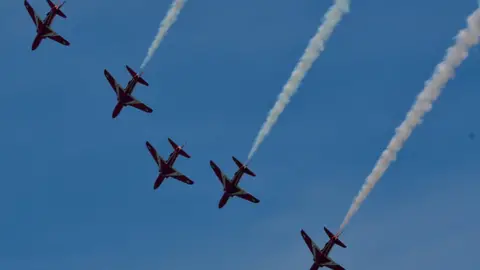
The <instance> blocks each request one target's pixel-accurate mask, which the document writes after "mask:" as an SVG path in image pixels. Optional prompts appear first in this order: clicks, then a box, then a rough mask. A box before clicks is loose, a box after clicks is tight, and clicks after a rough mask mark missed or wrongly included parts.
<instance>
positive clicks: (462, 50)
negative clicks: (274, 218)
mask: <svg viewBox="0 0 480 270" xmlns="http://www.w3.org/2000/svg"><path fill="white" fill-rule="evenodd" d="M185 2H186V1H185V0H174V1H173V2H172V5H171V7H170V9H169V11H168V13H167V15H166V16H165V18H164V19H163V20H162V22H161V24H160V27H159V29H158V33H157V35H156V36H155V38H154V41H153V42H152V44H151V46H150V48H149V49H148V53H147V56H146V57H145V59H144V61H143V62H142V64H141V67H140V73H138V74H137V73H136V72H135V71H134V70H133V69H132V68H130V67H129V66H128V65H127V66H125V67H126V69H127V71H128V73H129V74H130V75H131V77H132V78H131V79H130V81H129V82H128V83H127V85H126V86H125V88H123V87H122V86H121V85H120V84H119V83H118V82H117V81H116V80H115V78H114V77H113V76H112V75H111V74H110V73H109V72H108V71H107V70H106V69H105V70H104V75H105V77H106V80H107V81H108V83H109V84H110V86H111V87H112V89H113V90H114V93H115V95H116V98H117V103H116V105H115V107H114V109H113V112H112V118H116V117H118V116H119V114H120V112H121V111H122V109H123V108H124V107H127V106H130V107H134V108H136V109H139V110H141V111H144V112H146V113H152V112H153V109H151V108H150V107H149V106H147V105H145V104H144V103H143V102H141V101H139V100H137V99H136V98H135V97H134V96H133V95H132V94H133V91H134V89H135V86H136V85H137V83H139V84H142V85H144V86H149V84H148V83H147V81H145V79H144V78H143V77H142V75H143V70H144V68H145V66H146V65H147V63H148V62H149V61H150V60H151V58H152V56H153V54H154V52H155V51H156V49H157V48H158V46H159V44H160V42H161V41H162V39H163V38H164V37H165V35H166V33H167V32H168V30H169V28H170V27H171V26H172V25H173V23H174V22H175V21H176V19H177V17H178V14H179V13H180V11H181V9H182V8H183V6H184V5H185ZM47 4H48V5H49V7H50V11H49V12H48V13H47V14H46V16H45V18H44V19H43V20H42V19H41V18H40V17H39V16H38V15H37V14H36V13H35V10H34V9H33V8H32V6H31V5H30V4H29V3H28V2H27V1H26V0H25V2H24V5H25V8H26V9H27V12H28V14H29V16H30V17H31V19H32V20H33V23H34V24H35V27H36V36H35V38H34V40H33V43H32V47H31V49H32V50H36V49H37V48H38V47H39V45H40V43H41V42H42V41H43V40H44V39H47V38H48V39H51V40H54V41H56V42H58V43H60V44H62V45H65V46H69V45H70V43H69V42H68V41H67V40H65V39H64V38H63V37H62V36H60V35H59V34H57V33H56V32H55V31H53V30H52V28H51V27H52V23H53V21H54V19H55V16H57V15H58V16H60V17H62V18H65V19H66V18H67V16H66V15H65V13H64V12H63V11H62V10H61V8H62V7H63V5H64V4H65V2H63V3H61V4H59V5H57V4H54V3H53V2H52V1H51V0H47ZM348 11H349V1H348V0H336V1H335V3H334V5H333V6H332V7H331V8H330V9H329V10H328V12H327V13H326V15H325V17H324V22H323V23H322V24H321V25H320V26H319V28H318V30H317V33H316V34H315V36H314V37H312V39H311V40H310V43H309V44H308V46H307V48H306V49H305V52H304V55H303V56H302V57H301V59H300V60H299V62H298V63H297V65H296V67H295V69H294V71H293V72H292V75H291V77H290V79H289V80H288V81H287V83H286V84H285V86H284V87H283V90H282V92H281V94H280V95H279V97H278V101H277V103H276V104H275V106H274V107H273V108H272V109H271V111H270V112H269V115H268V118H267V120H266V121H265V123H264V124H263V126H262V128H261V130H260V131H259V133H258V135H257V137H256V139H255V141H254V144H253V146H252V149H251V150H250V153H249V155H248V161H247V162H246V163H245V164H243V163H242V162H240V161H239V160H238V159H237V158H235V157H233V156H232V159H233V162H234V163H235V164H236V165H237V167H238V170H237V171H236V172H235V173H234V175H233V177H232V178H231V179H229V177H228V176H227V175H225V174H224V173H223V172H222V171H221V169H220V168H219V167H218V166H217V164H215V163H214V162H213V161H211V160H210V167H211V168H212V170H213V174H214V176H213V175H212V178H213V177H215V176H216V177H217V178H218V180H219V181H220V183H221V185H222V188H223V195H222V196H221V198H220V200H219V203H218V208H223V207H224V206H225V205H226V204H227V202H228V200H229V199H230V198H232V197H238V198H241V199H244V200H246V201H249V202H252V203H254V204H257V203H259V202H260V200H259V199H257V198H256V197H254V196H253V195H252V194H250V193H248V192H247V191H245V190H244V189H242V188H240V187H239V183H240V180H241V178H242V176H243V175H244V174H247V175H249V176H252V177H255V176H256V175H255V173H253V172H252V171H251V170H250V169H249V168H248V166H247V165H248V164H249V163H250V161H251V158H252V156H253V155H254V153H255V152H256V151H257V149H258V147H259V145H260V144H261V142H262V141H263V140H264V138H265V137H266V135H267V134H268V133H269V132H270V130H271V128H272V126H273V125H274V124H275V122H276V121H277V120H278V117H279V115H280V114H281V112H282V111H283V110H284V109H285V107H286V105H287V104H288V103H289V102H290V98H291V97H292V95H293V94H294V93H295V92H296V91H297V89H298V87H299V86H300V83H301V80H302V79H303V78H304V77H305V76H306V74H307V72H308V70H309V69H310V67H311V66H312V65H313V63H314V61H315V60H316V59H317V58H318V56H319V55H320V53H321V52H322V51H323V50H324V49H325V43H326V42H327V40H328V38H329V37H330V35H331V34H332V32H333V30H334V29H335V27H336V26H337V24H338V23H339V22H340V21H341V18H342V16H343V14H345V13H346V12H348ZM479 36H480V9H477V10H476V11H475V12H474V13H473V14H472V15H470V16H469V17H468V27H467V28H466V29H464V30H462V31H460V33H459V34H458V36H457V39H456V44H455V45H454V46H453V47H451V48H450V49H449V50H448V53H447V55H446V56H445V59H444V61H443V62H442V63H440V64H439V65H438V66H437V68H436V70H435V73H434V75H433V77H432V78H431V79H430V80H429V81H428V82H427V83H426V86H425V89H424V90H423V91H422V92H421V93H420V94H419V96H418V98H417V101H416V103H415V104H414V105H413V107H412V109H411V111H410V112H408V114H407V118H406V119H405V121H404V122H403V123H402V124H401V126H400V127H399V128H397V130H396V134H395V136H394V138H392V140H391V141H390V144H389V145H388V147H387V149H386V150H385V151H384V152H383V153H382V155H381V157H380V160H379V161H378V163H377V164H376V166H375V168H374V169H373V171H372V173H371V174H370V175H369V176H368V178H367V180H366V183H365V184H364V186H363V187H362V189H361V191H360V192H359V194H358V196H357V197H356V198H355V200H354V202H353V203H352V206H351V208H350V210H349V211H348V213H347V215H346V217H345V219H344V222H343V223H342V224H341V226H340V228H339V230H338V233H337V234H333V233H332V232H330V231H329V230H328V229H327V228H326V227H324V231H325V233H326V234H327V236H328V238H329V239H328V241H327V242H326V243H325V245H324V247H323V248H322V249H320V248H319V247H318V246H317V245H316V244H315V242H313V240H312V239H311V238H310V237H309V236H308V235H307V233H306V232H305V231H304V230H303V229H302V230H301V236H302V237H303V240H304V241H305V243H306V245H307V247H308V249H309V250H310V252H311V253H312V256H313V264H312V266H311V268H310V270H317V269H318V268H321V267H327V268H330V269H333V270H344V269H345V268H343V267H342V266H340V265H339V264H337V263H336V262H335V261H334V260H333V259H331V258H330V257H329V253H330V251H331V250H332V248H333V246H334V245H338V246H340V247H343V248H346V245H345V244H343V242H341V241H340V240H339V236H340V235H341V234H342V233H343V229H344V227H345V226H346V224H347V223H348V222H349V220H350V218H351V217H352V216H353V214H354V213H355V212H356V211H357V210H358V208H359V206H360V204H361V202H363V200H365V198H366V197H367V195H368V193H369V192H370V191H371V190H372V189H373V186H374V185H375V183H376V182H378V181H379V180H380V178H381V176H382V175H383V173H384V172H385V171H386V170H387V168H388V166H389V165H390V163H391V162H392V161H394V160H395V158H396V154H397V152H398V151H400V149H401V148H402V147H403V144H404V143H405V141H406V140H407V139H408V137H409V136H410V135H411V133H412V131H413V129H414V128H415V127H416V126H417V125H418V124H420V122H421V120H422V117H423V116H424V114H425V113H427V112H428V111H430V110H431V108H432V104H433V102H434V101H435V100H436V99H437V98H438V96H439V95H440V93H441V89H442V88H443V87H444V86H445V85H446V83H447V82H448V80H449V79H450V78H452V77H453V74H454V69H455V68H456V67H458V66H459V65H460V64H461V63H462V61H463V60H464V59H465V58H466V57H467V55H468V50H469V49H470V47H472V46H474V45H476V44H477V43H478V41H479ZM471 138H472V139H473V135H471ZM168 142H169V143H170V145H171V146H172V148H173V151H172V152H171V153H170V155H169V157H168V159H167V160H165V159H163V158H162V157H161V156H160V155H159V154H158V152H157V150H156V149H155V148H154V147H153V145H152V144H151V143H150V142H148V141H147V142H146V147H147V150H148V152H149V153H150V155H151V156H152V158H153V160H154V161H155V163H156V165H157V169H158V175H157V178H156V180H155V181H154V183H153V189H154V190H156V189H158V188H159V187H160V186H161V185H162V183H163V182H164V181H165V180H166V179H168V178H174V179H176V180H178V181H180V182H182V183H185V184H187V185H193V184H194V181H192V180H191V179H190V178H189V177H187V176H186V175H184V174H183V173H181V172H179V171H178V170H177V169H175V168H174V164H175V162H176V160H177V158H178V157H179V156H182V157H184V158H187V159H190V155H189V154H187V152H185V150H184V146H185V144H184V145H182V146H179V145H178V144H177V143H175V142H174V141H173V140H172V139H171V138H168Z"/></svg>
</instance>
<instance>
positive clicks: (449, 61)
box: [340, 9, 480, 231]
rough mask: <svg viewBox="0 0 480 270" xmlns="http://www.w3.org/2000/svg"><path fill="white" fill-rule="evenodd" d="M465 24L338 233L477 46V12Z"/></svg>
mask: <svg viewBox="0 0 480 270" xmlns="http://www.w3.org/2000/svg"><path fill="white" fill-rule="evenodd" d="M467 22H468V26H467V28H465V29H463V30H461V31H460V32H459V33H458V35H457V37H456V42H455V45H453V46H452V47H450V48H449V49H448V51H447V54H446V55H445V57H444V59H443V61H442V62H441V63H440V64H438V65H437V67H436V69H435V71H434V74H433V76H432V78H430V80H428V81H427V82H426V83H425V88H424V89H423V91H422V92H421V93H420V94H419V95H418V96H417V100H416V102H415V103H414V105H413V106H412V108H411V109H410V111H409V112H408V114H407V117H406V118H405V120H404V121H403V123H402V124H401V125H400V126H399V127H398V128H397V129H396V134H395V136H394V137H393V138H392V140H391V141H390V143H389V144H388V146H387V149H386V150H385V151H383V153H382V155H381V156H380V159H379V160H378V161H377V164H375V167H374V169H373V171H372V172H371V173H370V175H369V176H368V177H367V179H366V181H365V184H364V185H363V186H362V189H361V190H360V192H359V193H358V195H357V197H356V198H355V199H354V200H353V203H352V206H351V207H350V209H349V211H348V213H347V215H346V216H345V219H344V221H343V223H342V225H341V226H340V231H343V229H344V227H345V226H346V225H347V224H348V222H349V221H350V219H351V217H352V216H353V215H354V214H355V213H356V212H357V211H358V208H359V207H360V204H361V203H362V202H363V201H364V200H365V199H366V197H367V196H368V194H369V193H370V191H371V190H372V189H373V187H374V185H375V184H376V183H377V182H378V181H379V180H380V178H381V177H382V175H383V174H384V173H385V171H386V170H387V168H388V167H389V166H390V163H391V162H392V161H395V159H396V156H397V153H398V151H400V149H401V148H402V147H403V145H404V143H405V141H406V140H407V139H408V137H410V134H411V133H412V131H413V129H414V128H415V127H416V126H417V125H418V124H420V123H421V122H422V117H423V116H424V115H425V113H427V112H429V111H430V110H431V109H432V104H433V102H434V101H435V100H436V99H437V98H438V97H439V95H440V94H441V91H442V88H443V87H444V86H445V85H446V84H447V82H448V80H449V79H451V78H453V77H454V75H455V71H454V69H455V68H457V67H458V66H459V65H460V64H461V63H462V62H463V60H465V59H466V58H467V56H468V50H469V49H470V47H472V46H473V45H476V44H478V41H479V40H478V39H479V36H480V9H477V10H475V12H474V13H472V14H471V15H470V16H469V17H468V20H467Z"/></svg>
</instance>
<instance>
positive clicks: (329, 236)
mask: <svg viewBox="0 0 480 270" xmlns="http://www.w3.org/2000/svg"><path fill="white" fill-rule="evenodd" d="M323 230H324V231H325V233H326V234H327V235H328V238H330V239H332V240H334V243H335V244H336V245H339V246H341V247H342V248H346V247H347V246H346V245H345V244H344V243H342V241H340V239H338V236H337V235H334V234H333V233H332V232H331V231H329V230H328V229H327V228H326V227H323Z"/></svg>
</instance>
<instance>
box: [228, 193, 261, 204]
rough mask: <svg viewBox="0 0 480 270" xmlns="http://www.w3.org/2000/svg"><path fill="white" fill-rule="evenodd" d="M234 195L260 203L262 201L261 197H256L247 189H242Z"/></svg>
mask: <svg viewBox="0 0 480 270" xmlns="http://www.w3.org/2000/svg"><path fill="white" fill-rule="evenodd" d="M234 195H235V196H237V197H239V198H242V199H244V200H247V201H250V202H252V203H259V202H260V200H259V199H257V198H255V197H254V196H253V195H252V194H250V193H248V192H246V191H245V190H241V191H239V192H238V193H236V194H234Z"/></svg>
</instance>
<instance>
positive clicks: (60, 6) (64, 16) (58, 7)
mask: <svg viewBox="0 0 480 270" xmlns="http://www.w3.org/2000/svg"><path fill="white" fill-rule="evenodd" d="M65 2H66V1H63V3H61V4H60V5H59V6H57V5H55V4H54V3H53V2H52V1H51V0H47V3H48V5H49V6H50V8H51V9H52V10H53V11H54V12H55V13H56V14H57V15H58V16H60V17H62V18H65V19H66V18H67V15H65V13H63V11H61V10H60V9H61V8H62V6H63V5H64V4H65Z"/></svg>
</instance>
